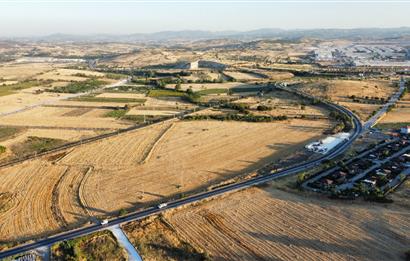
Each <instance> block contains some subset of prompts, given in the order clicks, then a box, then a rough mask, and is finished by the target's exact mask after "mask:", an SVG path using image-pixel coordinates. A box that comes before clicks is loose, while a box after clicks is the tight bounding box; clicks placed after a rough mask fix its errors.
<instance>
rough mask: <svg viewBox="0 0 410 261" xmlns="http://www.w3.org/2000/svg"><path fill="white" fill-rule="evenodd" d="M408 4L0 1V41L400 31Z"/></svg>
mask: <svg viewBox="0 0 410 261" xmlns="http://www.w3.org/2000/svg"><path fill="white" fill-rule="evenodd" d="M409 4H410V2H407V1H404V2H403V1H398V2H396V1H394V2H393V3H390V2H381V1H376V2H371V1H370V2H369V1H359V2H353V1H346V0H344V1H336V0H328V1H323V0H321V1H308V0H300V1H291V2H289V3H285V2H283V1H262V2H261V1H257V2H256V3H251V2H247V1H232V2H229V3H228V2H227V1H222V2H220V3H217V2H212V1H201V0H192V1H188V2H185V1H182V2H181V1H175V0H163V1H154V2H150V3H148V2H146V1H138V0H134V1H120V2H116V3H114V2H111V1H85V2H78V1H73V0H58V1H55V2H50V1H41V0H40V1H35V0H32V1H22V0H20V1H13V2H11V1H7V0H3V1H0V7H1V8H0V32H1V33H0V37H13V38H14V37H36V36H47V35H53V34H67V35H96V34H100V35H101V34H106V35H128V34H152V33H157V32H169V31H211V32H223V31H239V32H243V31H252V30H258V29H264V28H269V29H272V28H273V29H276V28H280V29H282V30H312V29H360V28H400V27H408V26H410V17H409V16H408V15H407V10H408V7H409Z"/></svg>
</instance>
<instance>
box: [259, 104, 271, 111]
mask: <svg viewBox="0 0 410 261" xmlns="http://www.w3.org/2000/svg"><path fill="white" fill-rule="evenodd" d="M256 109H257V110H258V111H270V110H272V108H271V107H269V106H266V105H258V107H257V108H256Z"/></svg>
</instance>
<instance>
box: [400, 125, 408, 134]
mask: <svg viewBox="0 0 410 261" xmlns="http://www.w3.org/2000/svg"><path fill="white" fill-rule="evenodd" d="M400 133H401V134H410V126H406V127H403V128H401V129H400Z"/></svg>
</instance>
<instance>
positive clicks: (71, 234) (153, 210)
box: [0, 102, 362, 258]
mask: <svg viewBox="0 0 410 261" xmlns="http://www.w3.org/2000/svg"><path fill="white" fill-rule="evenodd" d="M323 103H325V104H326V105H327V106H330V107H332V108H334V109H336V110H338V111H340V112H342V113H344V114H347V115H348V116H350V117H351V118H352V121H353V131H352V133H351V136H350V139H349V140H347V141H345V142H342V143H340V144H338V145H337V146H336V147H335V148H333V149H332V150H331V151H330V152H329V153H328V154H326V155H323V156H321V157H320V158H318V159H315V160H312V161H308V162H305V163H302V164H300V165H297V166H294V167H290V168H288V169H284V170H282V171H279V172H275V173H271V174H269V175H264V176H259V177H255V178H251V179H248V180H245V181H242V182H238V183H234V184H230V185H227V186H224V187H220V188H217V189H214V190H211V191H207V192H203V193H198V194H195V195H193V196H190V197H187V198H183V199H180V200H175V201H169V202H167V205H166V206H164V207H163V208H158V207H150V208H147V209H144V210H142V211H139V212H134V213H131V214H128V215H126V216H122V217H119V218H115V219H111V220H110V221H109V223H108V225H101V224H96V225H92V226H89V227H85V228H80V229H77V230H71V231H68V232H64V233H61V234H58V235H54V236H51V237H48V238H45V239H41V240H38V241H36V242H34V243H29V244H25V245H21V246H18V247H15V248H12V249H9V250H6V251H3V252H0V258H5V257H9V256H13V255H17V254H21V253H24V252H26V251H29V250H33V249H36V248H38V247H42V246H49V245H52V244H55V243H57V242H60V241H63V240H69V239H72V238H76V237H80V236H84V235H87V234H90V233H93V232H96V231H99V230H104V229H107V228H108V227H113V226H116V225H119V224H122V223H127V222H130V221H134V220H139V219H143V218H146V217H149V216H152V215H156V214H159V213H161V212H163V211H165V210H169V209H174V208H177V207H180V206H183V205H188V204H192V203H194V202H198V201H201V200H203V199H209V198H213V197H216V196H219V195H222V194H224V193H228V192H232V191H237V190H241V189H245V188H248V187H252V186H254V185H257V184H261V183H265V182H267V181H271V180H275V179H278V178H281V177H285V176H289V175H292V174H295V173H298V172H301V171H304V170H306V169H309V168H313V167H316V166H318V165H320V164H321V163H322V161H323V160H327V159H333V158H335V157H337V156H339V155H341V154H342V153H343V152H344V151H345V150H346V149H347V148H348V147H349V146H350V145H351V144H352V143H353V141H354V140H356V138H357V137H358V136H359V135H360V134H361V133H362V124H361V122H360V120H359V119H358V118H357V116H356V115H354V114H353V113H352V112H351V111H350V110H348V109H346V108H344V107H342V106H340V105H337V104H332V103H329V102H323Z"/></svg>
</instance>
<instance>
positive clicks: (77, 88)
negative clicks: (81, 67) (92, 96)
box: [50, 79, 104, 93]
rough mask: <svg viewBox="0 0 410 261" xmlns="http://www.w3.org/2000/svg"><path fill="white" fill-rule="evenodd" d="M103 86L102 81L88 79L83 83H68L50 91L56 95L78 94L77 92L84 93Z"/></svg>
mask: <svg viewBox="0 0 410 261" xmlns="http://www.w3.org/2000/svg"><path fill="white" fill-rule="evenodd" d="M103 84H104V82H103V81H99V80H96V79H90V80H87V81H84V82H73V83H69V84H68V85H66V86H62V87H56V88H54V89H52V90H50V91H52V92H57V93H79V92H86V91H91V90H94V89H97V88H99V87H100V86H101V85H103Z"/></svg>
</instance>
